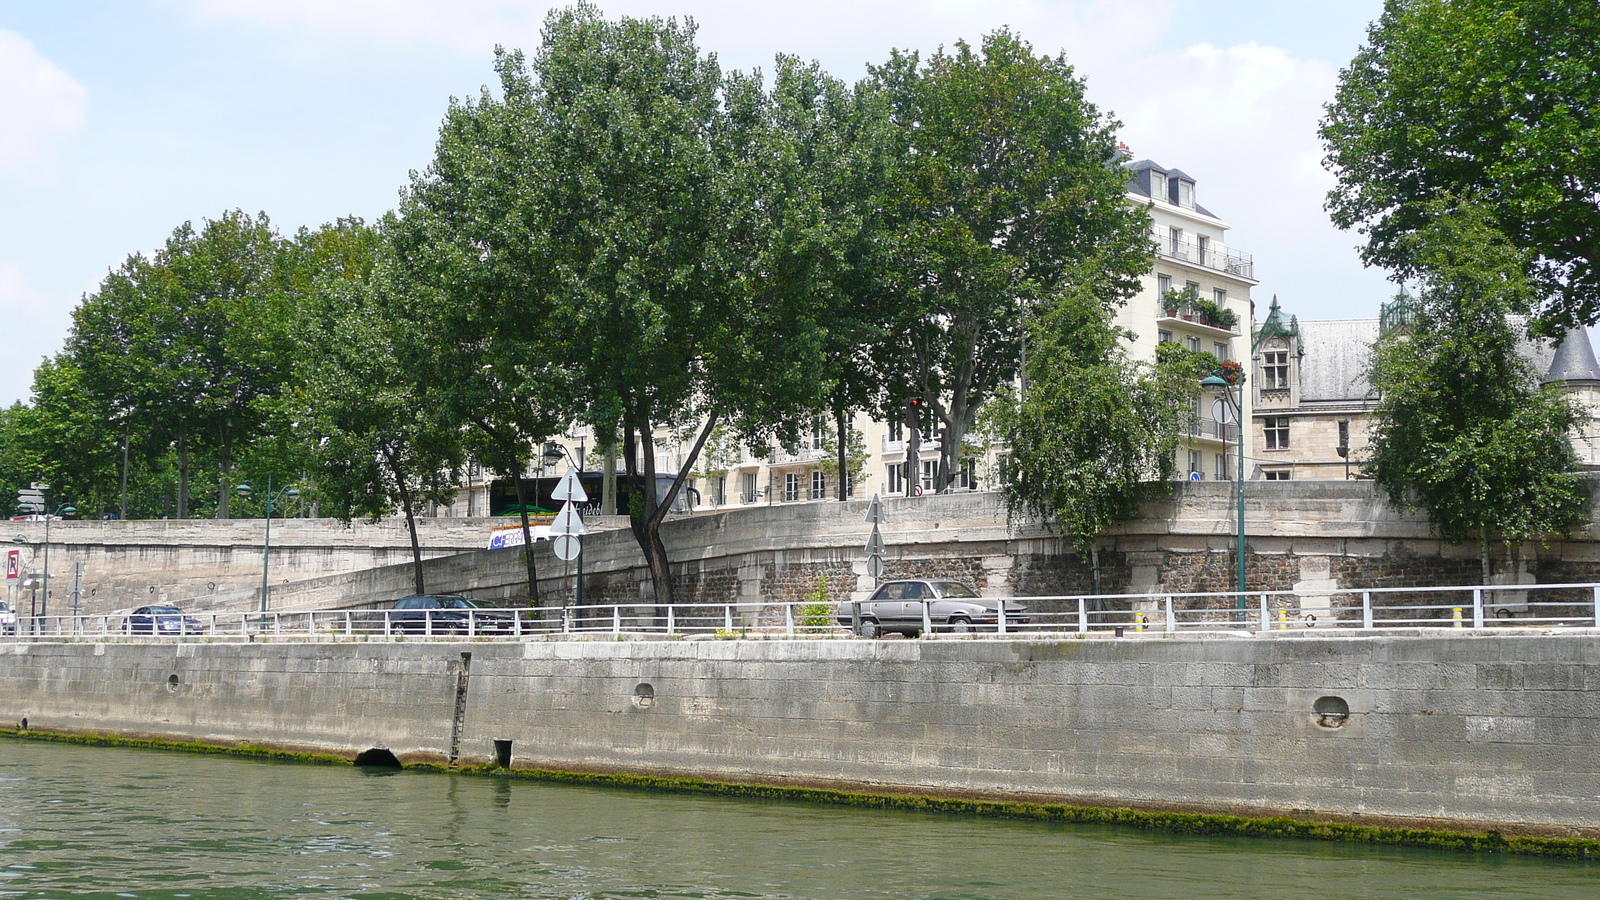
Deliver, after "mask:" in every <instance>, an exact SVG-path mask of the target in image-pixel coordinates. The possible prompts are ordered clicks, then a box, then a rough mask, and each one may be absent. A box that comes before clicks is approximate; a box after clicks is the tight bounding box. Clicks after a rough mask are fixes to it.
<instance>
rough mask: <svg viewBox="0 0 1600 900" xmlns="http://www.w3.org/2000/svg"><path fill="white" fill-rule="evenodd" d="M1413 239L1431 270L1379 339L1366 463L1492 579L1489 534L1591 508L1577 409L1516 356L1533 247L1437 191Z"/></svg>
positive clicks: (1516, 534)
mask: <svg viewBox="0 0 1600 900" xmlns="http://www.w3.org/2000/svg"><path fill="white" fill-rule="evenodd" d="M1425 212H1426V215H1427V224H1426V225H1425V226H1424V227H1423V228H1422V230H1421V231H1419V232H1418V233H1417V234H1415V235H1412V236H1409V237H1407V238H1406V239H1405V241H1404V243H1405V244H1406V246H1405V247H1404V248H1403V249H1404V252H1406V253H1407V254H1409V255H1411V257H1412V258H1414V259H1415V260H1416V261H1417V267H1418V269H1419V270H1420V271H1421V272H1423V273H1424V276H1425V281H1424V284H1423V290H1422V293H1421V295H1420V296H1419V301H1420V302H1419V304H1418V313H1417V315H1416V318H1415V321H1414V324H1413V325H1412V326H1411V327H1410V328H1409V329H1407V330H1405V331H1401V332H1393V333H1391V334H1389V335H1388V336H1386V337H1384V338H1383V339H1382V340H1380V342H1379V344H1378V346H1377V348H1376V350H1375V353H1374V364H1373V372H1374V382H1375V386H1376V387H1377V388H1378V393H1379V396H1380V397H1381V399H1380V401H1379V403H1378V408H1377V411H1376V414H1375V418H1374V421H1373V425H1372V431H1371V444H1370V449H1369V451H1368V452H1369V458H1368V462H1367V464H1366V470H1367V472H1368V474H1370V475H1371V477H1372V478H1373V479H1374V480H1375V481H1376V482H1377V483H1378V485H1379V486H1380V487H1382V488H1383V489H1384V490H1385V492H1387V493H1388V495H1389V496H1390V498H1391V499H1392V500H1393V501H1394V502H1396V503H1397V504H1400V505H1403V506H1404V505H1412V504H1415V505H1418V506H1421V507H1422V508H1424V509H1426V510H1427V511H1428V517H1429V519H1430V521H1432V523H1433V525H1434V527H1435V528H1437V529H1438V531H1439V534H1440V536H1441V537H1443V538H1444V539H1445V540H1447V541H1450V542H1452V543H1462V542H1465V541H1467V540H1469V539H1472V538H1474V537H1475V538H1476V539H1477V540H1478V542H1479V545H1480V549H1481V552H1482V559H1483V568H1484V572H1483V574H1484V578H1485V580H1487V579H1488V577H1489V575H1490V552H1489V551H1490V545H1491V543H1492V542H1494V541H1501V542H1503V543H1504V544H1505V546H1506V548H1507V552H1508V554H1509V553H1510V552H1511V550H1512V548H1514V547H1515V546H1516V545H1518V544H1520V543H1521V542H1522V541H1526V540H1529V539H1535V538H1544V537H1547V536H1551V535H1559V534H1561V533H1562V532H1564V531H1566V530H1567V529H1569V528H1571V527H1572V526H1574V525H1576V524H1577V523H1578V522H1580V521H1581V520H1582V518H1583V516H1584V514H1585V513H1586V512H1587V510H1588V489H1587V487H1586V483H1585V482H1584V481H1583V479H1582V478H1581V477H1580V474H1579V466H1578V460H1577V457H1576V454H1575V453H1574V452H1573V450H1572V445H1571V444H1570V443H1569V442H1568V439H1567V434H1568V432H1569V431H1570V430H1572V429H1573V428H1574V427H1576V426H1577V425H1579V424H1580V423H1581V422H1582V420H1583V415H1582V413H1581V411H1580V410H1579V409H1578V408H1577V407H1576V406H1575V404H1574V403H1573V402H1572V401H1570V400H1569V399H1567V398H1566V397H1565V396H1564V395H1562V394H1561V393H1560V391H1559V390H1558V389H1555V388H1543V389H1541V388H1540V386H1539V384H1538V377H1537V373H1536V372H1534V371H1533V369H1532V367H1531V366H1530V365H1529V364H1528V363H1527V362H1526V361H1525V360H1524V359H1523V358H1522V357H1521V356H1520V355H1519V354H1518V353H1517V339H1518V334H1517V327H1516V325H1515V324H1514V320H1513V319H1512V315H1513V314H1514V313H1516V312H1518V311H1519V310H1522V309H1524V308H1526V305H1527V303H1528V302H1529V299H1530V297H1531V296H1532V294H1533V293H1534V291H1535V290H1536V288H1535V287H1534V286H1533V285H1532V284H1530V282H1529V280H1528V279H1527V278H1526V277H1525V275H1524V273H1525V272H1526V271H1527V254H1526V252H1525V251H1523V250H1520V249H1518V248H1517V247H1515V246H1514V245H1513V244H1512V243H1511V242H1509V241H1507V240H1506V239H1505V238H1504V237H1502V236H1501V235H1500V234H1499V233H1498V231H1497V230H1496V228H1495V226H1494V223H1493V220H1494V218H1495V217H1494V216H1493V215H1492V214H1491V213H1489V212H1488V211H1486V210H1482V209H1480V208H1478V207H1476V206H1473V205H1470V204H1469V205H1464V206H1463V205H1459V204H1450V202H1449V201H1448V199H1446V200H1441V201H1436V202H1435V203H1434V204H1432V205H1431V206H1430V208H1429V209H1427V210H1426V211H1425Z"/></svg>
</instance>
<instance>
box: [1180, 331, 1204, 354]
mask: <svg viewBox="0 0 1600 900" xmlns="http://www.w3.org/2000/svg"><path fill="white" fill-rule="evenodd" d="M1183 344H1184V346H1185V347H1188V348H1189V349H1190V350H1193V351H1194V352H1196V353H1199V352H1200V339H1199V338H1197V337H1195V336H1194V335H1190V336H1188V337H1186V338H1184V339H1183Z"/></svg>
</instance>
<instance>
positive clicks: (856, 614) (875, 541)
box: [850, 494, 884, 634]
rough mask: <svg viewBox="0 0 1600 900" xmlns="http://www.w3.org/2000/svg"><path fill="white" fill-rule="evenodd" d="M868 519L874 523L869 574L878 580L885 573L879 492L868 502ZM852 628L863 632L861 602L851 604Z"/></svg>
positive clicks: (870, 545) (868, 539)
mask: <svg viewBox="0 0 1600 900" xmlns="http://www.w3.org/2000/svg"><path fill="white" fill-rule="evenodd" d="M867 521H868V522H870V523H872V533H871V534H869V535H867V546H866V548H865V549H866V551H867V576H868V577H869V578H871V579H872V580H874V581H876V580H877V579H878V578H879V577H880V576H882V575H883V551H884V544H883V534H882V533H881V532H879V531H878V523H879V522H881V521H883V501H882V500H879V499H878V495H877V494H873V495H872V501H871V502H869V503H868V504H867ZM850 630H851V631H853V632H855V633H856V634H860V633H861V604H859V603H852V604H850Z"/></svg>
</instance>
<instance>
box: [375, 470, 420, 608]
mask: <svg viewBox="0 0 1600 900" xmlns="http://www.w3.org/2000/svg"><path fill="white" fill-rule="evenodd" d="M383 461H384V462H386V463H388V464H389V474H390V475H391V476H393V477H394V484H395V488H396V489H397V490H398V491H399V492H400V507H401V508H402V509H404V510H405V511H406V531H408V532H410V533H411V575H412V582H413V585H414V586H415V587H416V589H417V593H419V594H426V593H427V592H428V590H427V588H426V587H424V586H423V578H422V546H421V544H420V543H419V542H418V541H417V516H416V512H415V511H414V510H413V508H412V503H411V489H410V488H409V487H407V486H406V476H405V472H403V471H401V468H400V461H399V460H397V459H395V455H394V451H393V450H391V449H390V448H388V447H385V448H384V450H383Z"/></svg>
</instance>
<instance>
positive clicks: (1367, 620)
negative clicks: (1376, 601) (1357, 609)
mask: <svg viewBox="0 0 1600 900" xmlns="http://www.w3.org/2000/svg"><path fill="white" fill-rule="evenodd" d="M1361 627H1362V628H1364V629H1366V630H1367V631H1371V630H1372V592H1371V591H1362V592H1361Z"/></svg>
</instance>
